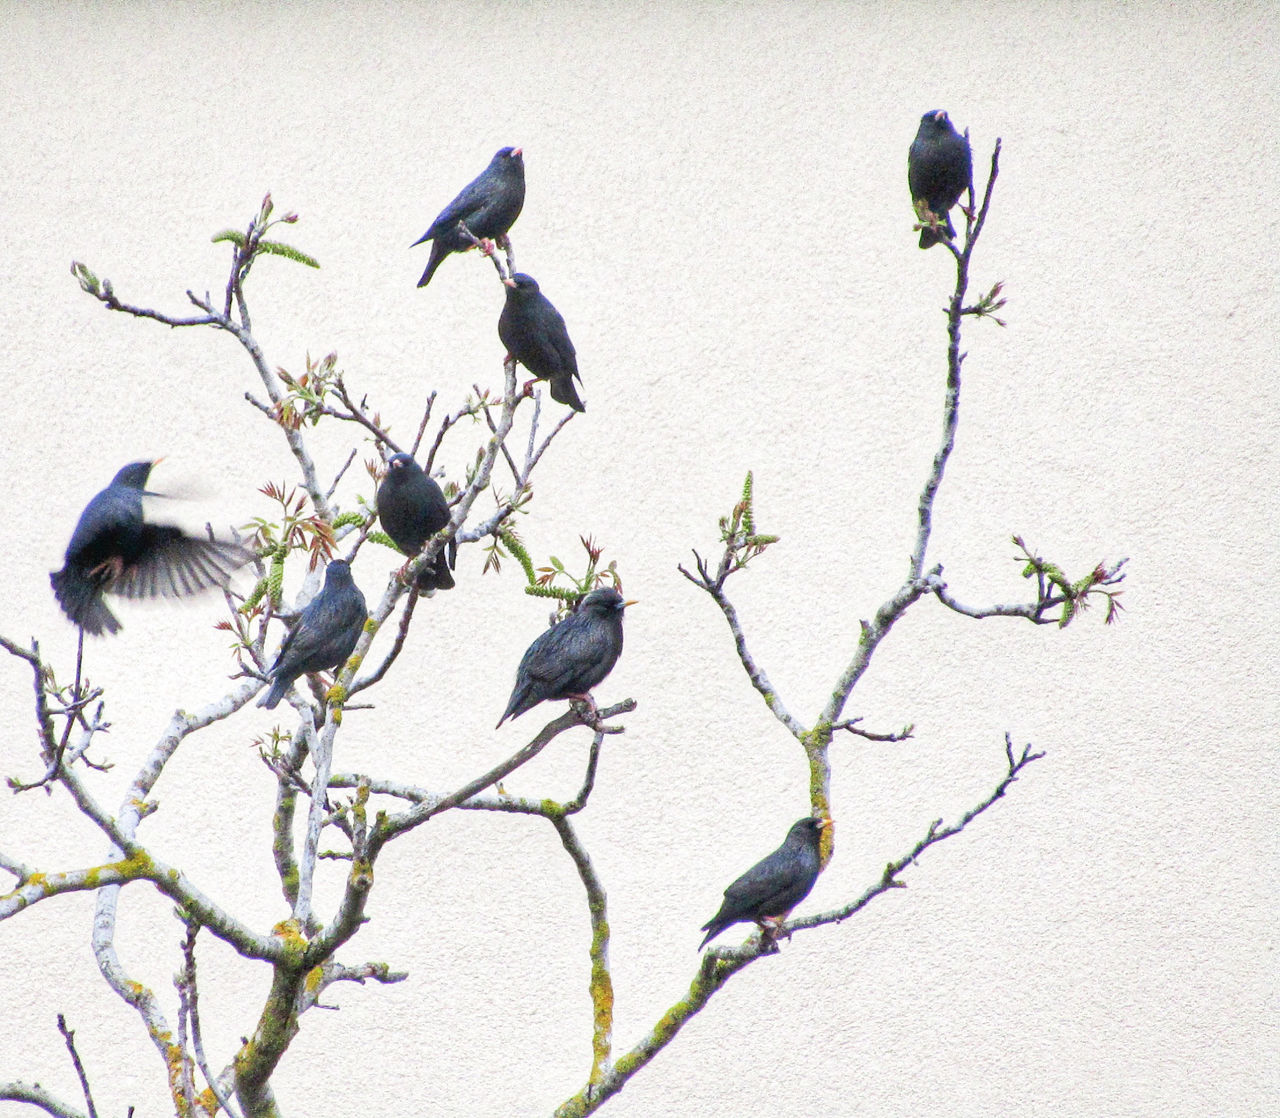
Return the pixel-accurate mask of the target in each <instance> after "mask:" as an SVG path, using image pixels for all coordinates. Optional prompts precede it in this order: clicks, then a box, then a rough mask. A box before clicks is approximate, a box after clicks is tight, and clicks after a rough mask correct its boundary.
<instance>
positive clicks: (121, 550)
mask: <svg viewBox="0 0 1280 1118" xmlns="http://www.w3.org/2000/svg"><path fill="white" fill-rule="evenodd" d="M157 461H159V459H157ZM155 464H156V463H155V462H130V463H129V465H127V466H125V467H124V468H123V469H122V470H120V472H119V473H117V474H116V476H115V477H113V478H112V479H111V484H110V485H108V486H107V487H106V489H104V490H103V491H102V492H101V493H99V494H97V496H95V497H94V498H93V500H92V501H90V502H89V503H88V504H87V505H86V506H85V509H84V512H82V513H81V514H80V519H79V520H78V521H77V522H76V530H75V531H74V532H73V533H72V534H71V542H70V543H69V544H67V553H66V555H65V557H64V558H63V565H62V570H60V571H54V572H53V573H51V574H50V575H49V581H50V582H51V583H52V584H53V592H54V594H55V595H56V596H57V599H58V604H59V605H60V606H62V609H63V612H65V613H66V615H67V616H68V617H69V618H71V620H72V621H74V622H75V623H76V624H77V625H79V626H80V628H81V629H82V630H84V632H86V633H89V634H91V635H93V636H98V635H100V634H101V633H103V632H106V633H118V632H119V631H120V622H119V621H117V620H116V618H115V615H114V614H112V612H111V611H110V610H109V609H108V608H107V606H106V603H105V602H104V601H103V600H102V595H103V594H104V593H107V594H119V595H120V596H121V597H124V598H154V597H156V596H161V597H165V598H176V597H179V596H180V595H184V594H194V593H195V592H196V591H198V590H204V589H205V588H206V587H209V586H214V585H218V586H225V585H226V583H227V581H228V579H230V577H231V572H232V571H234V570H235V569H236V568H237V567H239V566H242V565H243V564H245V563H247V562H249V560H251V559H252V558H253V552H252V551H249V550H247V549H246V548H244V547H241V546H240V544H238V543H232V542H231V541H229V540H211V539H201V538H199V537H197V536H188V535H187V534H186V533H185V532H183V531H182V529H181V528H176V527H174V526H173V525H170V524H152V523H149V522H148V521H146V520H144V519H143V516H142V498H143V497H144V496H147V497H155V496H158V495H159V494H156V493H152V492H150V491H149V490H148V489H147V488H146V484H147V477H148V475H149V474H150V473H151V468H152V466H154V465H155Z"/></svg>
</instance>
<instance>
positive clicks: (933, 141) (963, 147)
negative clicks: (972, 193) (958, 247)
mask: <svg viewBox="0 0 1280 1118" xmlns="http://www.w3.org/2000/svg"><path fill="white" fill-rule="evenodd" d="M972 181H973V153H972V151H971V150H970V148H969V141H968V140H966V139H965V138H964V137H963V136H962V135H960V133H959V132H957V131H956V130H955V127H954V126H953V125H952V123H951V120H950V118H949V117H948V116H947V114H946V113H945V112H944V111H943V110H941V109H931V110H930V111H929V112H927V113H925V114H924V116H922V117H921V118H920V128H919V129H918V130H917V132H916V138H915V139H914V140H912V141H911V148H910V150H908V152H907V185H908V186H909V187H910V188H911V202H912V204H913V205H915V206H916V207H917V216H921V215H920V214H919V206H920V204H921V203H922V202H923V204H925V205H927V206H928V207H929V209H930V210H931V211H932V212H933V213H934V214H935V215H936V216H937V217H938V218H940V219H943V220H944V224H945V228H946V231H947V236H948V237H954V236H955V235H956V230H955V226H953V225H952V224H951V218H950V217H949V216H948V212H949V211H950V209H951V207H952V206H954V205H955V204H956V203H957V202H958V201H959V200H960V195H961V194H963V193H964V192H965V191H966V190H968V189H969V184H970V183H971V182H972ZM939 240H941V237H940V236H939V235H938V234H937V233H935V232H934V231H933V230H932V229H921V230H920V247H921V248H930V247H932V246H933V245H936V244H937V243H938V241H939Z"/></svg>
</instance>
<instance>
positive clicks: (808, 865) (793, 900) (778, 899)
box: [698, 816, 831, 951]
mask: <svg viewBox="0 0 1280 1118" xmlns="http://www.w3.org/2000/svg"><path fill="white" fill-rule="evenodd" d="M830 822H831V821H830V820H829V819H818V818H815V817H813V816H810V817H809V818H807V819H801V820H800V821H799V822H797V823H793V824H792V825H791V830H789V831H788V832H787V837H786V838H785V839H784V840H783V843H782V845H781V846H780V847H778V849H777V850H775V851H774V852H773V853H772V854H770V855H769V856H768V857H767V858H765V859H763V860H762V861H759V862H757V863H756V864H755V865H754V866H752V867H751V868H750V869H749V870H747V872H746V873H744V874H743V875H742V876H741V877H740V878H738V880H737V881H735V882H734V883H733V884H732V885H730V886H729V888H728V889H726V890H725V891H724V904H722V905H721V906H720V911H719V912H717V913H716V914H715V916H713V917H712V918H711V919H710V920H708V921H707V922H706V923H705V924H703V925H702V928H701V930H702V931H704V932H706V933H707V935H706V938H705V939H703V941H702V942H701V943H700V944H698V950H699V951H701V950H702V949H703V948H704V947H706V946H707V944H708V943H710V942H711V941H712V940H713V939H715V937H716V936H718V935H719V934H720V933H721V932H723V931H724V930H725V928H727V927H728V926H729V925H730V924H740V923H743V922H745V921H747V920H754V921H755V922H756V923H757V924H759V925H760V930H761V931H762V932H764V933H765V934H766V935H768V934H769V930H768V929H769V926H770V925H773V926H774V927H775V931H776V925H777V924H779V923H781V922H782V921H783V920H785V919H786V917H787V913H789V912H790V911H791V910H792V909H793V908H795V906H796V905H798V904H799V903H800V902H801V901H802V900H804V899H805V897H807V896H808V895H809V890H810V889H812V888H813V883H814V882H815V881H817V880H818V870H819V869H821V868H822V867H821V859H820V857H819V854H818V843H819V840H820V839H821V837H822V828H823V827H825V826H827V824H829V823H830Z"/></svg>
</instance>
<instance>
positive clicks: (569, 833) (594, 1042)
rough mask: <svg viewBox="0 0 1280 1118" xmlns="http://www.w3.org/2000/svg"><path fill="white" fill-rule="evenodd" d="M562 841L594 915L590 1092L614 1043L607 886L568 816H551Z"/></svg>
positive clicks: (599, 1078)
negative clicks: (605, 888)
mask: <svg viewBox="0 0 1280 1118" xmlns="http://www.w3.org/2000/svg"><path fill="white" fill-rule="evenodd" d="M550 819H551V825H552V826H553V827H555V829H556V833H557V834H558V835H559V836H560V841H561V842H562V843H563V844H564V848H565V850H567V851H568V853H569V857H570V858H572V859H573V864H574V867H575V868H576V869H577V871H578V877H579V878H580V879H581V880H582V886H583V888H584V889H585V890H586V892H587V909H588V911H589V912H590V914H591V949H590V953H591V981H590V984H589V990H590V992H591V1018H592V1026H591V1072H590V1074H589V1075H588V1076H587V1087H586V1089H587V1091H589V1092H593V1091H594V1090H595V1089H596V1087H597V1085H598V1084H599V1083H600V1082H601V1081H602V1080H603V1079H604V1076H605V1074H606V1072H608V1070H609V1053H610V1048H611V1045H612V1044H613V978H612V976H611V975H610V973H609V910H608V901H607V898H606V897H605V892H604V886H603V885H602V884H601V883H600V878H599V877H598V876H597V875H596V871H595V867H594V866H593V865H592V864H591V858H590V857H589V856H588V854H587V851H586V847H584V846H583V845H582V840H581V839H579V838H578V834H577V832H576V831H575V830H574V828H573V823H572V821H571V820H570V818H569V816H568V815H565V814H556V815H552V816H550Z"/></svg>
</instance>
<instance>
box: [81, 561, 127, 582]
mask: <svg viewBox="0 0 1280 1118" xmlns="http://www.w3.org/2000/svg"><path fill="white" fill-rule="evenodd" d="M122 574H124V557H123V556H122V555H113V556H111V558H110V559H104V560H103V561H102V562H101V563H99V564H98V565H97V566H96V567H94V568H93V570H91V571H90V572H89V577H90V578H94V579H98V580H100V581H102V582H115V580H116V579H118V578H119V577H120V576H121V575H122Z"/></svg>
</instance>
